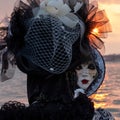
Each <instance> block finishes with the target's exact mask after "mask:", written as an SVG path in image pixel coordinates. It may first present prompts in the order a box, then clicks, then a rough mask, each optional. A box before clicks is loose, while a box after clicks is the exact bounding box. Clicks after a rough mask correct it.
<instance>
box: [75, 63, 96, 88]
mask: <svg viewBox="0 0 120 120" xmlns="http://www.w3.org/2000/svg"><path fill="white" fill-rule="evenodd" d="M76 73H77V77H78V80H77V85H78V86H79V87H80V88H82V89H84V90H86V89H87V88H88V87H89V85H90V84H91V83H92V82H93V80H94V79H95V77H96V76H97V70H96V67H95V65H94V64H93V63H92V62H89V63H85V64H81V65H80V66H78V67H77V68H76Z"/></svg>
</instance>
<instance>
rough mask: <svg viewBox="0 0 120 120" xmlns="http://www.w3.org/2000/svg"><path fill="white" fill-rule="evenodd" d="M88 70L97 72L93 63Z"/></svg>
mask: <svg viewBox="0 0 120 120" xmlns="http://www.w3.org/2000/svg"><path fill="white" fill-rule="evenodd" d="M88 69H90V70H95V69H96V67H95V65H94V64H92V63H91V64H89V65H88Z"/></svg>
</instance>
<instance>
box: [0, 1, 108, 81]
mask: <svg viewBox="0 0 120 120" xmlns="http://www.w3.org/2000/svg"><path fill="white" fill-rule="evenodd" d="M27 2H28V4H26V3H24V2H22V1H21V0H20V1H19V4H18V5H17V6H16V7H15V8H14V11H13V13H12V15H11V20H10V23H9V25H8V27H6V28H7V34H6V30H5V31H4V30H3V29H2V28H1V30H0V31H2V32H3V33H5V34H6V36H5V37H3V35H2V34H1V35H0V36H2V38H1V41H4V43H7V44H6V45H5V46H4V48H5V49H6V53H7V55H6V57H5V59H6V61H7V63H11V62H8V61H10V60H12V61H15V58H16V56H18V55H19V56H22V57H24V58H25V59H27V60H29V61H30V62H31V63H32V64H34V65H36V66H37V67H39V68H42V69H43V70H46V71H48V72H50V73H54V74H60V73H63V72H65V71H66V70H67V69H68V67H69V66H70V63H71V61H72V57H73V56H72V46H73V44H75V42H76V41H79V44H80V51H81V52H85V53H87V51H86V48H85V47H84V46H87V45H88V46H89V44H90V45H92V46H93V47H95V48H101V47H100V46H101V43H102V44H103V42H102V41H101V40H100V38H99V37H101V35H103V33H105V32H108V31H110V29H107V30H105V28H106V26H107V25H108V24H107V23H109V20H108V19H107V17H105V16H104V15H105V14H104V11H98V7H96V6H95V5H92V4H89V1H88V0H84V1H83V0H75V1H72V0H63V1H62V0H44V1H41V2H40V0H27ZM96 18H98V19H96ZM103 18H104V19H103ZM104 26H105V27H104ZM96 27H97V29H98V33H100V34H96V33H94V29H95V28H96ZM101 27H102V28H104V31H101V30H103V29H101ZM2 32H1V33H2ZM102 37H103V36H102ZM87 40H88V41H87ZM86 41H87V42H88V43H89V44H87V45H85V44H86ZM1 43H2V42H1ZM1 45H2V44H1ZM5 49H4V50H5ZM4 50H3V51H4ZM2 55H4V52H3V53H2ZM8 56H12V57H10V58H9V57H8ZM11 58H12V59H11ZM81 59H82V58H81ZM3 63H4V61H3ZM12 63H15V62H12ZM8 68H9V65H7V67H4V66H3V68H2V71H3V69H5V71H8ZM2 73H3V72H2ZM6 73H7V72H4V73H3V74H4V75H7V74H6ZM4 80H5V79H4Z"/></svg>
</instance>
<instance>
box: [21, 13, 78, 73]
mask: <svg viewBox="0 0 120 120" xmlns="http://www.w3.org/2000/svg"><path fill="white" fill-rule="evenodd" d="M30 24H31V26H30V28H29V30H28V32H27V34H26V35H25V47H24V49H23V51H22V52H23V56H25V57H26V58H27V59H29V60H30V61H32V62H33V63H34V64H35V65H37V66H39V67H41V68H43V69H45V70H46V71H49V72H52V73H61V72H63V71H65V70H66V69H67V68H68V66H69V65H70V63H71V59H72V45H73V44H74V42H75V41H76V40H77V39H78V38H79V36H80V32H78V31H80V26H79V24H77V26H76V27H75V28H73V29H71V28H69V27H67V26H65V25H64V24H63V23H62V22H61V21H60V20H59V19H57V18H55V17H52V16H50V15H47V16H43V15H41V16H40V17H39V18H33V19H32V20H31V22H30Z"/></svg>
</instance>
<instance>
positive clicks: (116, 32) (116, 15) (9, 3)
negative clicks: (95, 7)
mask: <svg viewBox="0 0 120 120" xmlns="http://www.w3.org/2000/svg"><path fill="white" fill-rule="evenodd" d="M15 1H16V0H0V19H2V18H3V17H5V16H6V15H8V16H9V15H10V13H11V11H12V9H13V6H14V4H15ZM98 2H99V6H100V8H102V9H105V10H106V12H107V14H108V17H109V19H110V21H111V25H112V30H113V32H112V33H110V34H108V38H107V39H103V41H104V42H105V48H106V50H105V54H120V23H119V21H120V0H98Z"/></svg>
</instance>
